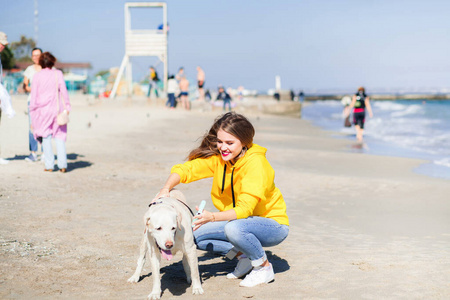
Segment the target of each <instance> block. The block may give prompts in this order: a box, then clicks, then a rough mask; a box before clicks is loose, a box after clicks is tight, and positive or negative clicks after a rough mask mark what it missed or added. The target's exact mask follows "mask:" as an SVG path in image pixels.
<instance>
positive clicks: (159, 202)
mask: <svg viewBox="0 0 450 300" xmlns="http://www.w3.org/2000/svg"><path fill="white" fill-rule="evenodd" d="M161 198H164V197H161ZM161 198H158V200H159V199H161ZM177 200H178V201H180V203H183V204H184V206H186V207H187V208H188V209H189V211H190V212H191V215H193V216H194V213H193V212H192V209H191V208H190V207H189V206H188V205H187V204H186V203H184V202H183V201H181V200H179V199H177ZM162 203H164V202H163V201H162V200H160V201H155V202H152V203H150V204H149V205H148V207H151V206H152V205H155V204H162Z"/></svg>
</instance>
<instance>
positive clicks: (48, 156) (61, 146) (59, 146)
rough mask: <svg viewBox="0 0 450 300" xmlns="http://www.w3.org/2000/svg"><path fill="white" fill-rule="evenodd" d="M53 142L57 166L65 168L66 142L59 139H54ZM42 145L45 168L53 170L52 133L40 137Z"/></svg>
mask: <svg viewBox="0 0 450 300" xmlns="http://www.w3.org/2000/svg"><path fill="white" fill-rule="evenodd" d="M55 143H56V151H57V154H58V168H59V169H67V153H66V143H65V142H64V141H63V140H60V139H55ZM42 147H43V148H44V163H45V168H46V169H51V170H53V167H54V166H55V155H54V154H53V147H52V135H49V136H48V137H45V138H43V139H42Z"/></svg>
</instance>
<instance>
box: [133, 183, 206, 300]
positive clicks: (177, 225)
mask: <svg viewBox="0 0 450 300" xmlns="http://www.w3.org/2000/svg"><path fill="white" fill-rule="evenodd" d="M192 221H193V216H192V214H191V212H190V209H189V207H188V206H187V205H186V201H185V198H184V195H183V194H182V193H181V192H180V191H178V190H172V191H171V192H170V197H169V198H160V199H158V200H157V201H156V202H155V203H153V204H151V205H150V207H149V209H148V210H147V212H146V214H145V216H144V222H145V231H144V236H143V238H142V243H141V248H140V254H139V259H138V262H137V268H136V271H135V272H134V274H133V276H131V277H130V278H129V279H128V282H138V281H139V278H140V275H141V272H142V269H143V268H144V263H145V254H146V252H147V250H148V253H149V255H150V261H151V266H152V276H153V289H152V292H151V293H150V295H148V298H149V299H159V298H160V297H161V279H160V263H161V256H162V257H164V258H166V259H167V260H171V259H172V256H173V254H175V253H176V252H178V251H182V252H183V268H184V271H185V272H186V278H187V282H188V283H189V284H190V283H191V282H192V294H194V295H199V294H203V288H202V284H201V282H200V276H199V271H198V261H197V250H196V246H195V243H194V235H193V232H192Z"/></svg>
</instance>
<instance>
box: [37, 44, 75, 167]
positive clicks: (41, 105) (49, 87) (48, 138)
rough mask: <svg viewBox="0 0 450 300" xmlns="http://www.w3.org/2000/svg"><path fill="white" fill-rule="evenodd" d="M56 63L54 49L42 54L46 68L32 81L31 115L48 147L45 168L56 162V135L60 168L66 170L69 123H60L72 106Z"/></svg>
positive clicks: (38, 134)
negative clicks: (59, 115) (60, 115)
mask: <svg viewBox="0 0 450 300" xmlns="http://www.w3.org/2000/svg"><path fill="white" fill-rule="evenodd" d="M55 62H56V58H55V57H54V56H53V55H52V54H51V53H50V52H44V53H42V54H41V57H40V58H39V64H40V65H41V67H42V70H41V71H40V72H38V73H36V74H35V75H34V78H33V82H32V84H31V102H30V115H31V124H32V126H33V134H34V137H35V138H36V139H37V140H38V141H40V142H41V143H42V146H43V148H44V163H45V169H44V171H47V172H52V171H53V168H54V165H55V156H54V154H53V147H52V138H53V139H55V142H56V150H57V155H58V168H59V171H60V172H63V173H65V172H66V171H67V152H66V144H65V143H66V139H67V124H65V125H59V124H58V122H57V116H58V114H59V113H60V112H62V111H63V110H66V111H67V114H69V112H70V110H71V105H70V101H69V93H68V92H67V87H66V84H65V82H64V77H63V73H62V72H61V71H60V70H57V69H52V68H53V66H54V65H55ZM63 101H64V103H62V102H63Z"/></svg>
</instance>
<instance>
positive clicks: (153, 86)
mask: <svg viewBox="0 0 450 300" xmlns="http://www.w3.org/2000/svg"><path fill="white" fill-rule="evenodd" d="M152 88H154V89H155V95H156V97H157V98H158V97H159V95H158V82H157V81H153V80H150V82H149V84H148V92H147V97H148V98H150V93H151V92H152Z"/></svg>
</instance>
